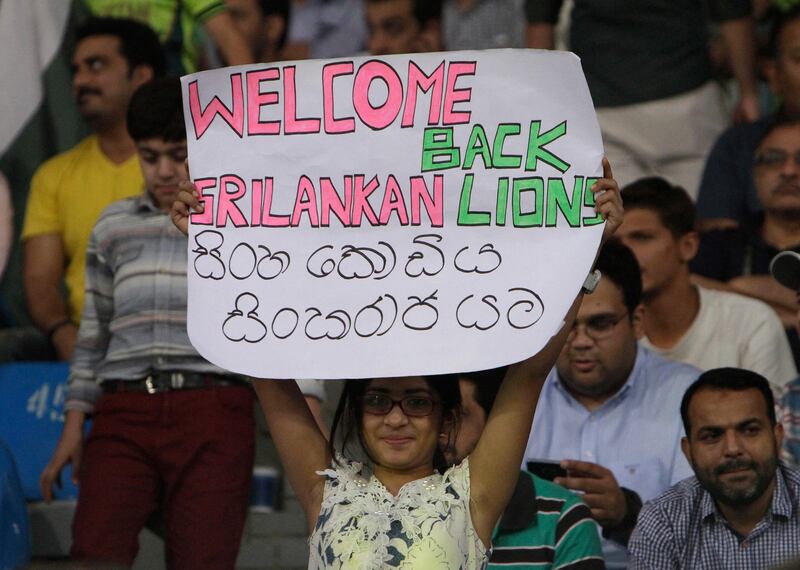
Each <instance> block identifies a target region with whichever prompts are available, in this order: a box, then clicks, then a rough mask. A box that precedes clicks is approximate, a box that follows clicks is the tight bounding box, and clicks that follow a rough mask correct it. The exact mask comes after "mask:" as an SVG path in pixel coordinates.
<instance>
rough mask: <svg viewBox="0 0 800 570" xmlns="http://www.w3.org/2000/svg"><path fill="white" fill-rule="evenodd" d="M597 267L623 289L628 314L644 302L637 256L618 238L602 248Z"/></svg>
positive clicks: (604, 277) (631, 313)
mask: <svg viewBox="0 0 800 570" xmlns="http://www.w3.org/2000/svg"><path fill="white" fill-rule="evenodd" d="M595 267H596V268H597V269H599V270H600V273H602V274H603V277H602V278H603V279H609V280H611V281H612V282H613V283H614V284H615V285H616V286H617V287H619V289H620V290H621V291H622V299H623V302H624V303H625V308H627V309H628V315H629V317H630V318H633V312H634V311H635V310H636V307H638V306H639V304H640V303H641V302H642V274H641V271H640V269H639V262H638V261H636V256H635V255H633V252H632V251H631V250H630V249H628V247H627V246H625V245H624V244H623V243H622V242H621V241H619V240H618V239H610V240H608V241H607V242H606V243H605V245H603V247H602V249H601V250H600V254H599V255H598V256H597V263H596V264H595Z"/></svg>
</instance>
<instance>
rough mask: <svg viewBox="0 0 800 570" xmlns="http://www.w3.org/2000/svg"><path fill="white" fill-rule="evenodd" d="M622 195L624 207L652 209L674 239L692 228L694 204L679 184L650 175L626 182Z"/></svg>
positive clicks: (627, 208) (629, 208)
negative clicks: (629, 182)
mask: <svg viewBox="0 0 800 570" xmlns="http://www.w3.org/2000/svg"><path fill="white" fill-rule="evenodd" d="M621 194H622V201H623V203H624V204H625V209H626V210H634V209H636V208H641V209H645V210H652V211H653V212H655V213H656V214H657V215H658V219H659V220H660V221H661V224H662V225H663V226H664V227H665V228H667V229H668V230H669V231H670V232H671V233H672V235H673V236H674V237H676V238H678V237H681V236H685V235H686V234H688V233H689V232H691V231H693V230H694V203H693V202H692V199H691V198H690V197H689V194H687V192H686V190H684V189H683V188H681V187H680V186H674V185H672V184H670V183H669V182H667V181H666V180H664V179H663V178H661V177H659V176H653V177H649V178H640V179H639V180H637V181H635V182H633V183H631V184H628V185H627V186H625V187H624V188H623V189H622V192H621Z"/></svg>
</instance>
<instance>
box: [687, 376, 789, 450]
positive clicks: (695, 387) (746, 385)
mask: <svg viewBox="0 0 800 570" xmlns="http://www.w3.org/2000/svg"><path fill="white" fill-rule="evenodd" d="M751 388H755V389H756V390H758V391H759V392H761V395H762V396H764V404H765V405H766V406H767V417H768V418H769V421H770V424H771V425H772V426H774V425H775V424H776V423H777V418H776V416H775V397H774V396H773V395H772V389H771V388H770V385H769V382H768V381H767V379H766V378H764V377H763V376H762V375H761V374H757V373H755V372H753V371H751V370H743V369H741V368H715V369H713V370H708V371H706V372H703V373H702V374H701V375H700V376H699V377H698V378H697V380H695V381H694V384H692V385H691V386H689V388H687V389H686V393H685V394H684V395H683V399H682V400H681V419H682V420H683V429H684V431H685V432H686V437H691V427H692V426H691V423H690V422H689V405H690V404H691V402H692V398H693V397H694V395H695V394H697V392H699V391H700V390H734V391H737V392H738V391H741V390H750V389H751Z"/></svg>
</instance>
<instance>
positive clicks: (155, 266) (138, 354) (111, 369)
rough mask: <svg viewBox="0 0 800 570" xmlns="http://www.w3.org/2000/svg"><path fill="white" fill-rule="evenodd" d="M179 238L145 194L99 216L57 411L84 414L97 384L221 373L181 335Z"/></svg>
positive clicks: (183, 259)
mask: <svg viewBox="0 0 800 570" xmlns="http://www.w3.org/2000/svg"><path fill="white" fill-rule="evenodd" d="M186 265H187V244H186V237H185V236H183V235H182V234H181V233H180V232H179V231H178V229H177V228H176V227H175V226H174V225H173V224H172V221H171V220H170V217H169V216H168V215H167V213H166V212H163V211H161V210H159V209H158V208H157V207H156V205H155V204H154V202H153V199H152V198H151V197H150V195H149V193H147V192H145V193H144V194H142V195H141V196H137V197H135V198H129V199H127V200H122V201H120V202H115V203H113V204H112V205H110V206H109V207H108V208H106V209H105V210H104V211H103V213H102V214H101V215H100V218H99V219H98V221H97V224H96V225H95V227H94V229H93V230H92V234H91V237H90V238H89V246H88V248H87V253H86V299H85V302H84V306H83V316H82V319H81V327H80V331H79V333H78V340H77V343H76V345H75V352H74V355H73V358H72V365H71V367H70V378H69V389H68V392H67V399H66V403H65V409H68V410H69V409H77V410H82V411H84V412H87V413H90V412H91V411H92V410H93V408H94V402H95V401H96V400H97V399H98V398H99V396H100V387H99V385H98V381H99V382H102V381H103V380H104V379H115V380H137V379H141V378H145V377H146V376H148V375H149V374H150V373H151V372H157V371H170V370H180V371H183V372H206V373H215V374H229V373H228V372H227V371H225V370H222V369H221V368H218V367H216V366H214V365H213V364H211V363H209V362H207V361H206V360H205V359H204V358H202V357H201V356H200V355H199V354H198V353H197V351H196V350H195V348H194V347H193V346H192V344H191V342H190V341H189V335H188V333H187V332H186V297H187V292H186Z"/></svg>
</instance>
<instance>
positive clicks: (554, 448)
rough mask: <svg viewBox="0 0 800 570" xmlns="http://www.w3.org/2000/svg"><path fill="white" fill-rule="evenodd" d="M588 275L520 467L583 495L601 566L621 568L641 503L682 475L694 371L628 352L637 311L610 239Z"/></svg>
mask: <svg viewBox="0 0 800 570" xmlns="http://www.w3.org/2000/svg"><path fill="white" fill-rule="evenodd" d="M596 267H597V269H599V270H600V271H601V273H602V274H603V277H602V279H601V280H600V283H599V285H598V286H597V289H596V290H595V291H594V293H592V294H591V295H587V296H586V297H584V298H583V301H582V302H581V306H580V310H579V311H578V318H577V319H576V321H575V322H576V325H575V328H574V329H573V331H572V333H571V334H570V335H569V336H568V337H567V342H566V344H565V345H564V348H563V349H562V351H561V355H560V356H559V358H558V361H557V364H556V368H555V369H554V370H553V371H552V372H551V373H550V375H549V376H548V378H547V381H546V382H545V384H544V386H543V387H542V394H541V396H540V397H539V403H538V404H537V406H536V415H535V416H534V420H533V428H532V431H531V435H530V439H529V441H528V447H527V450H526V454H525V458H526V459H527V460H528V461H531V460H540V459H549V460H556V461H561V466H562V467H563V468H564V469H566V470H567V476H566V477H561V478H557V479H556V480H555V482H556V483H558V484H560V485H563V486H565V487H566V488H568V489H571V490H573V491H580V492H583V493H584V495H583V500H584V501H586V504H587V505H589V508H590V509H591V510H592V516H593V517H594V518H595V520H596V521H597V522H598V523H600V525H601V526H602V529H603V536H604V538H605V539H606V540H604V542H603V553H604V555H605V558H606V564H607V565H608V567H609V568H624V567H625V564H626V561H627V554H626V551H625V548H624V545H625V544H626V543H627V538H628V537H629V535H630V531H631V530H632V529H633V525H634V523H635V522H636V516H637V515H638V513H639V509H640V508H641V501H642V500H644V501H647V500H649V499H652V498H653V497H656V496H658V495H659V494H660V493H662V492H663V491H664V490H665V489H667V488H668V487H669V486H670V485H672V484H674V483H675V482H677V481H680V480H681V479H683V478H684V477H688V476H689V475H691V470H690V469H689V465H688V464H687V463H686V459H685V458H684V457H683V455H682V454H681V451H680V440H681V437H682V436H683V427H682V426H681V422H680V416H679V415H678V413H677V409H678V402H680V399H681V397H682V396H683V392H684V391H685V390H686V388H687V387H688V386H689V384H691V383H692V381H694V379H695V378H697V376H698V374H699V370H697V369H696V368H694V367H692V366H689V365H687V364H682V363H678V362H672V361H670V360H667V359H665V358H662V357H661V356H658V355H656V354H653V353H652V352H650V351H649V350H647V349H646V348H643V347H641V346H639V345H638V344H637V339H638V338H639V337H640V336H641V334H642V319H643V311H644V309H643V307H642V306H641V304H640V302H641V295H642V281H641V276H640V272H639V265H638V264H637V263H636V258H635V257H634V256H633V253H632V252H631V251H630V250H629V249H628V248H627V247H625V246H624V245H622V244H621V243H619V242H618V241H615V240H611V241H609V242H608V243H606V244H605V246H603V249H602V250H601V251H600V255H599V256H598V259H597V264H596Z"/></svg>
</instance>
